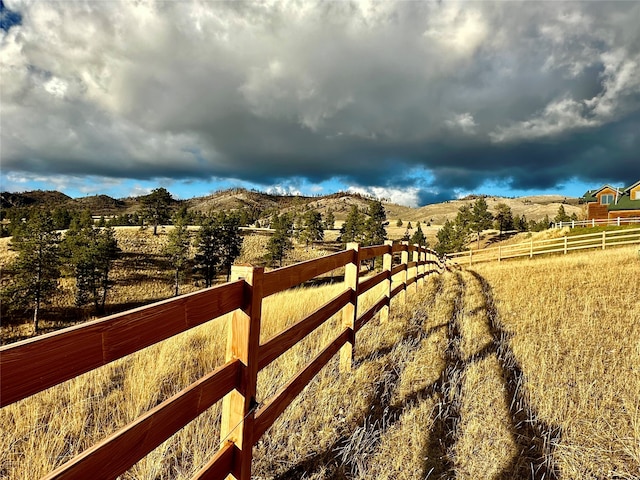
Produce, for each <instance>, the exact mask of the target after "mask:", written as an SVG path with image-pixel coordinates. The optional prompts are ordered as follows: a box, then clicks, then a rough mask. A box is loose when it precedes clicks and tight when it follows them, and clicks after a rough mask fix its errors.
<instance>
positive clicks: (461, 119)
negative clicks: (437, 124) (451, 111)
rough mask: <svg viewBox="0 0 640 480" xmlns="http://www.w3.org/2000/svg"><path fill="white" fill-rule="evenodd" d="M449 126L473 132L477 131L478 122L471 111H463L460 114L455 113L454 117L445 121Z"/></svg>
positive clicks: (469, 132)
mask: <svg viewBox="0 0 640 480" xmlns="http://www.w3.org/2000/svg"><path fill="white" fill-rule="evenodd" d="M445 123H446V124H447V125H448V126H450V127H454V128H456V127H457V128H459V129H460V130H462V131H463V132H464V133H468V134H473V133H475V130H476V127H477V124H476V122H475V120H474V119H473V115H471V114H470V113H461V114H459V115H455V116H454V117H453V118H452V119H450V120H447V121H446V122H445Z"/></svg>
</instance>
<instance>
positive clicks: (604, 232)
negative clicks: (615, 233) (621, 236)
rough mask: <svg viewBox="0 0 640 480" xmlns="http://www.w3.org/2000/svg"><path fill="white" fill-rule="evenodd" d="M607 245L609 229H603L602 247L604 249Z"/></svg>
mask: <svg viewBox="0 0 640 480" xmlns="http://www.w3.org/2000/svg"><path fill="white" fill-rule="evenodd" d="M606 246H607V231H606V230H603V231H602V249H603V250H604V249H605V247H606Z"/></svg>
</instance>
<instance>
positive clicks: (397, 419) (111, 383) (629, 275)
mask: <svg viewBox="0 0 640 480" xmlns="http://www.w3.org/2000/svg"><path fill="white" fill-rule="evenodd" d="M256 248H258V247H256ZM307 253H308V254H313V252H312V253H309V252H307ZM639 277H640V258H639V256H638V247H637V246H634V247H627V248H619V249H612V250H606V251H598V252H587V253H576V254H572V255H567V256H561V257H547V258H536V259H533V260H529V259H527V260H517V261H506V262H502V263H499V264H498V263H494V264H481V265H478V266H474V268H473V270H455V271H451V272H448V273H446V274H444V275H442V276H431V277H430V278H429V280H428V281H427V282H426V283H425V287H424V288H423V289H421V290H420V291H419V292H417V293H416V292H414V289H413V288H410V289H409V292H410V293H409V295H408V298H407V302H406V303H404V304H402V303H401V302H400V301H399V300H394V301H393V303H392V315H391V317H390V321H389V322H386V323H380V322H379V320H378V319H377V317H376V318H374V320H372V321H371V322H370V323H369V324H367V325H366V326H365V327H364V328H363V329H362V330H361V331H360V332H359V333H358V339H357V345H356V361H355V365H354V369H353V371H352V372H351V374H341V373H339V371H338V364H337V359H334V361H332V362H330V363H329V364H328V365H327V366H326V367H325V368H324V369H323V370H322V372H321V373H320V374H319V375H318V377H316V378H315V379H314V380H313V381H312V382H311V384H310V385H309V386H308V387H307V388H306V389H305V390H304V391H303V393H302V394H301V395H300V396H299V397H298V398H297V399H296V400H295V401H294V402H293V404H292V405H291V406H290V407H289V408H288V409H287V410H286V411H285V412H284V414H283V415H282V416H281V417H280V418H279V419H278V420H277V422H276V423H275V424H274V425H273V427H272V428H271V429H270V430H268V431H267V433H266V434H265V436H264V437H263V438H262V440H261V441H260V442H259V443H258V445H257V446H256V447H255V449H254V455H255V458H254V475H255V478H261V479H274V480H275V479H280V480H283V479H298V478H305V479H315V480H319V479H339V478H354V479H372V478H376V479H378V478H380V479H417V478H429V479H441V478H442V479H443V478H453V477H455V478H460V479H478V478H482V479H496V480H499V479H510V478H513V479H520V478H535V479H542V478H544V479H547V478H562V479H575V480H578V479H607V478H610V479H615V478H617V479H637V478H640V367H639V365H640V302H639V301H638V298H639V297H640V288H639V287H638V278H639ZM342 288H343V285H342V284H336V285H328V286H322V287H314V288H307V289H302V288H300V289H295V290H293V291H287V292H282V293H280V294H276V295H274V296H272V297H269V298H267V299H266V300H265V304H264V308H263V314H264V319H263V326H264V328H263V341H264V340H265V339H266V338H268V337H269V336H271V335H272V334H273V333H274V332H276V331H279V330H281V329H283V328H285V327H286V326H287V325H289V324H291V323H292V322H294V321H296V320H297V319H299V318H302V317H303V316H304V315H305V314H308V313H309V312H311V311H313V310H314V309H315V308H317V307H318V306H319V305H321V304H322V303H324V302H325V301H326V300H328V299H329V298H330V297H332V296H334V295H336V294H337V293H338V292H339V291H341V289H342ZM379 294H380V292H377V291H375V289H374V290H373V291H371V292H370V295H369V296H368V298H367V299H365V300H364V301H363V302H362V303H361V305H360V308H361V309H364V308H366V306H367V305H370V304H371V303H372V302H373V301H375V300H376V299H377V297H378V295H379ZM224 323H225V322H224V321H222V320H216V321H214V322H211V323H210V324H207V325H203V326H201V327H198V328H196V329H194V330H192V331H190V332H186V333H184V334H181V335H178V336H176V337H174V338H172V339H170V340H168V341H165V342H163V343H161V344H159V345H156V346H152V347H149V348H147V349H145V350H143V351H141V352H139V353H137V354H135V355H132V356H130V357H127V358H125V359H123V360H120V361H117V362H114V363H113V364H110V365H108V366H105V367H103V368H100V369H98V370H96V371H94V372H90V373H87V374H85V375H82V376H81V377H78V378H76V379H74V380H71V381H69V382H66V383H65V384H62V385H60V386H58V387H54V388H52V389H49V390H47V391H45V392H42V393H40V394H37V395H35V396H33V397H31V398H28V399H25V400H23V401H21V402H18V403H16V404H14V405H11V406H9V407H7V408H4V409H2V410H0V478H11V479H23V478H39V477H40V476H42V475H43V474H45V473H46V472H48V471H50V470H51V469H52V468H53V467H54V466H56V465H59V464H61V463H63V462H64V461H66V460H68V459H69V458H70V457H71V456H73V455H75V454H77V453H79V452H80V451H82V450H83V449H85V448H87V447H89V446H90V445H91V444H93V443H94V442H96V441H98V440H100V439H101V438H104V436H106V435H108V434H109V433H111V432H113V431H115V430H116V429H117V428H119V427H121V426H123V425H125V424H126V423H127V422H129V421H131V420H133V419H134V418H135V417H136V416H138V415H140V414H142V413H143V412H145V411H147V410H149V409H150V408H152V407H153V406H154V405H157V404H158V403H159V402H161V401H162V400H164V399H166V398H168V397H169V396H170V395H172V394H174V393H176V392H177V391H179V390H180V389H182V388H184V387H185V386H186V385H188V384H189V383H190V382H192V381H194V380H195V379H196V378H198V377H199V376H201V375H203V374H204V373H206V372H209V371H211V370H212V369H213V368H215V367H216V366H217V365H220V364H221V363H222V362H223V352H224V348H223V345H224V339H225V337H226V333H225V328H224ZM338 326H339V320H338V319H333V320H330V321H329V322H327V324H325V325H324V326H323V327H322V328H320V329H319V330H317V331H316V332H315V333H314V334H312V335H311V336H310V337H309V338H308V339H307V340H305V341H304V342H302V343H301V344H299V345H297V346H296V347H295V348H293V349H292V350H291V351H290V352H288V353H287V354H286V355H285V356H283V357H281V358H280V359H279V360H277V361H276V362H274V363H273V364H271V365H270V366H269V367H268V368H267V369H265V370H264V371H262V372H261V373H260V376H259V379H258V381H259V386H258V398H257V400H258V402H262V401H264V400H266V399H267V398H268V396H269V395H271V394H272V393H274V392H275V391H276V390H277V388H278V387H279V386H281V385H283V384H284V383H286V381H287V380H288V379H289V378H290V377H291V376H293V375H294V374H295V372H297V371H298V370H300V368H302V366H303V365H304V364H305V363H306V362H307V361H309V359H311V358H312V357H313V355H315V354H316V353H317V352H318V351H319V350H320V348H321V347H322V346H323V345H324V344H326V343H327V342H328V341H329V339H331V338H333V337H334V336H335V335H336V333H337V331H338ZM219 416H220V412H219V408H217V407H216V408H212V409H211V410H210V411H208V412H206V413H205V414H203V415H202V416H201V417H200V418H199V419H198V420H197V421H195V422H193V423H192V424H191V425H189V426H187V427H185V428H184V429H183V430H181V431H180V432H178V433H177V434H176V435H175V436H174V437H172V438H171V439H170V440H168V441H167V442H165V443H164V444H163V445H161V446H160V447H158V448H157V449H156V450H155V451H154V452H152V454H151V455H149V456H148V457H147V458H146V459H144V460H143V461H141V462H139V463H138V464H137V465H135V466H134V467H133V468H132V469H131V470H130V471H129V472H127V473H126V474H125V475H123V477H122V478H125V479H133V478H135V479H183V478H189V476H190V475H192V474H193V473H194V472H195V471H196V470H197V469H198V468H199V467H200V466H202V465H203V464H204V463H205V462H206V461H207V460H208V458H210V456H211V455H212V453H213V452H214V451H215V450H216V449H217V448H218V442H219V438H218V435H219V434H218V428H219V427H218V424H219Z"/></svg>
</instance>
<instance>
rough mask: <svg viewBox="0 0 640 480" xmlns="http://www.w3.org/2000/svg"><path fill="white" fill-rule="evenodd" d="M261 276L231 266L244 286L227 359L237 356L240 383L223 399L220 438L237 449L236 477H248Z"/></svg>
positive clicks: (260, 271) (255, 270)
mask: <svg viewBox="0 0 640 480" xmlns="http://www.w3.org/2000/svg"><path fill="white" fill-rule="evenodd" d="M263 275H264V268H263V267H254V266H253V265H234V266H232V267H231V281H235V280H239V279H244V281H245V283H246V285H245V295H244V296H245V299H244V307H243V308H242V309H238V310H235V311H234V312H233V313H232V314H231V319H230V324H229V333H228V336H227V356H226V360H227V361H230V360H232V359H238V360H240V361H241V362H242V363H243V368H242V371H241V375H240V384H239V385H238V386H237V388H236V389H235V390H233V391H232V392H231V393H229V394H228V395H226V396H225V397H224V399H223V401H222V421H221V426H220V438H221V442H222V443H225V442H228V441H231V442H233V443H234V444H235V445H236V447H237V448H238V450H239V451H240V454H239V455H236V456H235V458H234V462H233V469H232V475H233V476H234V478H236V479H238V480H250V479H251V460H252V449H253V434H252V432H253V423H254V415H255V408H256V406H257V405H256V384H257V378H258V348H259V345H260V318H261V314H262V280H263Z"/></svg>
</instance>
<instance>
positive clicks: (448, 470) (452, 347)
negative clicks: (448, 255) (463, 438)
mask: <svg viewBox="0 0 640 480" xmlns="http://www.w3.org/2000/svg"><path fill="white" fill-rule="evenodd" d="M452 275H453V276H454V279H455V282H456V283H455V293H454V296H453V298H452V302H451V303H452V309H451V314H450V318H449V322H448V324H447V338H448V343H447V348H446V350H445V352H444V356H445V361H446V366H445V368H444V370H443V372H442V374H441V376H440V378H439V379H438V381H436V382H435V383H434V384H433V386H432V389H431V390H432V392H433V393H435V394H436V395H437V396H438V398H439V401H438V404H437V406H436V411H435V412H434V413H435V418H434V422H433V427H432V429H431V431H430V432H429V439H428V442H427V447H426V450H425V452H424V458H425V462H424V466H423V471H422V478H429V479H444V478H447V479H448V478H454V477H455V468H454V462H453V447H454V445H455V443H456V440H457V435H458V431H457V429H458V423H459V420H460V398H461V395H460V390H461V386H462V377H463V374H464V361H463V359H462V354H461V351H460V342H461V338H462V337H461V333H460V328H459V318H458V316H459V314H460V312H461V308H462V302H463V295H464V291H463V282H462V278H461V275H460V273H458V272H454V273H452Z"/></svg>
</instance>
